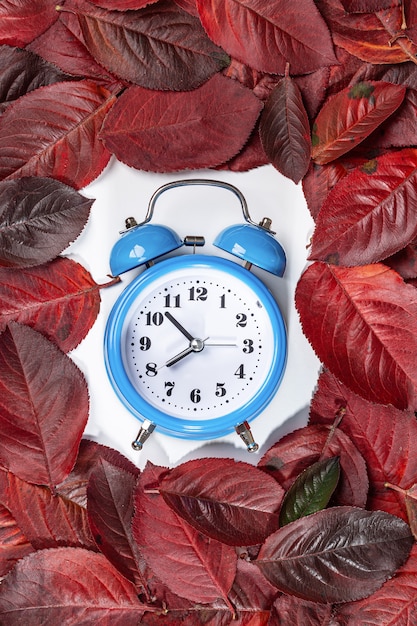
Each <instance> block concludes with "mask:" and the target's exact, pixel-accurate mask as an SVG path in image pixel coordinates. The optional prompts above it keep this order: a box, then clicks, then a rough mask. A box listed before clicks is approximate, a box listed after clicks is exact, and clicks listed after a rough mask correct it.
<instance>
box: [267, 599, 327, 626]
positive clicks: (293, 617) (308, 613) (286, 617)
mask: <svg viewBox="0 0 417 626" xmlns="http://www.w3.org/2000/svg"><path fill="white" fill-rule="evenodd" d="M332 613H333V611H332V605H331V604H317V603H316V602H307V601H306V600H300V598H296V597H295V596H289V595H287V594H282V595H281V596H280V597H279V598H278V599H277V600H275V604H274V606H273V608H272V611H271V621H270V622H269V626H274V624H277V626H278V624H279V626H331V617H332Z"/></svg>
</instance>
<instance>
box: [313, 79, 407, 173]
mask: <svg viewBox="0 0 417 626" xmlns="http://www.w3.org/2000/svg"><path fill="white" fill-rule="evenodd" d="M404 97H405V87H404V86H403V85H393V84H391V83H386V82H383V81H379V82H376V81H363V82H360V83H356V84H355V85H352V86H350V87H347V88H346V89H343V90H342V91H340V92H339V93H338V94H335V95H334V96H331V97H330V98H329V99H328V100H327V101H326V102H325V104H324V105H323V107H322V108H321V110H320V112H319V114H318V115H317V117H316V119H315V121H314V125H313V149H312V157H313V159H314V161H315V162H316V163H318V164H319V165H325V164H326V163H329V162H330V161H334V160H335V159H337V158H338V157H340V156H342V155H343V154H346V152H349V151H350V150H352V149H353V148H354V147H355V146H357V145H358V144H359V143H361V142H362V141H363V140H364V139H365V138H366V137H368V136H369V135H370V134H371V133H372V132H373V131H374V130H375V129H376V128H377V127H378V126H380V124H382V122H384V121H385V120H386V119H387V118H388V117H389V116H390V115H392V113H393V112H394V111H395V110H396V109H397V108H398V107H399V106H400V104H401V103H402V101H403V100H404Z"/></svg>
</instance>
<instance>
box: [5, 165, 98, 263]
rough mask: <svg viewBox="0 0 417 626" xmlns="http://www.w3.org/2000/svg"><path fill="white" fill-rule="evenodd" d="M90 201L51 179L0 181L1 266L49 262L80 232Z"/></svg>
mask: <svg viewBox="0 0 417 626" xmlns="http://www.w3.org/2000/svg"><path fill="white" fill-rule="evenodd" d="M93 202H94V201H93V200H90V199H89V198H86V197H84V196H83V195H81V194H80V193H78V192H77V191H75V189H73V188H72V187H69V186H68V185H64V184H63V183H60V182H59V181H57V180H53V179H51V178H42V177H40V176H39V177H38V176H32V177H28V178H20V179H17V180H6V181H2V182H0V265H3V266H6V267H31V266H33V265H40V264H42V263H47V262H48V261H51V260H52V259H53V258H55V257H56V256H58V255H59V254H61V252H63V250H65V248H67V246H68V245H69V244H70V243H72V242H73V241H74V240H75V239H76V238H77V237H78V235H79V234H80V233H81V231H82V230H83V228H84V226H85V224H86V222H87V220H88V217H89V214H90V208H91V206H92V204H93Z"/></svg>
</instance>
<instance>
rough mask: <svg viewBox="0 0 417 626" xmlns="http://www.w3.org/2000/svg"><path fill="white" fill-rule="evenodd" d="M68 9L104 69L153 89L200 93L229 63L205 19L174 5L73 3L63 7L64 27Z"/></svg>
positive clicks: (169, 3) (87, 45)
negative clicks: (120, 7) (132, 7)
mask: <svg viewBox="0 0 417 626" xmlns="http://www.w3.org/2000/svg"><path fill="white" fill-rule="evenodd" d="M67 10H68V11H70V12H75V14H76V15H77V17H78V21H79V24H80V27H81V31H82V35H83V43H85V45H86V47H87V49H88V50H89V52H90V53H91V54H92V56H93V57H94V59H95V60H96V61H97V62H98V63H100V65H103V66H104V67H105V68H106V69H107V70H109V72H112V73H113V74H115V75H116V76H118V77H119V78H121V79H123V80H127V81H129V82H132V83H135V84H137V85H140V86H142V87H146V88H147V89H168V90H174V91H177V90H178V91H183V90H188V89H195V88H196V87H198V86H199V85H201V84H203V83H204V82H206V81H207V80H208V79H209V78H210V77H211V76H213V74H215V73H216V72H219V71H220V70H221V69H222V68H223V67H225V66H226V65H227V64H228V62H229V59H228V57H227V55H226V54H225V53H224V52H223V50H221V49H220V48H218V47H217V46H216V45H214V43H213V42H212V41H210V39H209V38H208V37H207V35H206V33H205V32H204V29H203V28H202V26H201V24H200V22H199V20H198V19H197V18H195V17H193V16H192V15H190V14H189V13H186V12H185V11H182V10H181V9H180V8H179V7H177V6H176V5H175V4H173V3H172V2H158V5H154V4H153V3H152V4H151V5H150V6H148V7H146V8H145V9H141V10H140V11H127V12H120V11H108V10H105V9H101V8H99V7H97V6H94V5H93V4H91V3H90V2H85V0H73V1H71V2H68V3H66V4H65V6H64V8H63V15H62V20H63V21H64V23H65V21H66V19H67V18H66V13H65V12H66V11H67ZM69 19H71V15H70V17H69Z"/></svg>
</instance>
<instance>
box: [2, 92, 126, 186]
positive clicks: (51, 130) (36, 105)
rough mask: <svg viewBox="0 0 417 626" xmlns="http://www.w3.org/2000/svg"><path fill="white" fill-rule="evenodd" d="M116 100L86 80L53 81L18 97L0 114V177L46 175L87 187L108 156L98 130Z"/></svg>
mask: <svg viewBox="0 0 417 626" xmlns="http://www.w3.org/2000/svg"><path fill="white" fill-rule="evenodd" d="M63 102H65V107H63V106H62V103H63ZM114 102H115V96H113V95H112V94H111V93H110V92H109V91H107V90H106V89H104V88H103V87H100V86H98V85H97V84H95V83H93V82H90V81H80V82H68V81H66V82H63V83H55V84H54V85H48V86H47V87H41V88H39V89H36V90H35V91H32V92H30V93H28V94H27V95H25V96H22V97H21V98H20V99H19V100H17V101H16V102H14V103H13V104H11V105H10V106H9V107H8V108H7V110H6V111H5V112H4V113H3V115H2V116H1V117H0V179H1V180H3V179H5V178H17V177H23V176H47V177H50V178H57V179H58V180H61V181H62V182H64V183H66V184H68V185H71V186H72V187H75V188H77V189H79V188H81V187H84V186H85V185H88V184H89V183H90V182H91V181H92V180H94V178H96V177H97V176H98V175H99V174H100V173H101V172H102V170H103V168H104V167H105V166H106V165H107V163H108V161H109V158H110V153H109V152H108V151H107V150H106V148H105V147H104V146H103V145H102V142H100V141H99V140H98V138H97V133H98V130H99V129H100V127H101V125H102V123H103V119H104V117H105V116H106V114H107V112H108V111H109V109H110V108H111V107H112V106H113V104H114ZM28 127H29V128H30V133H29V134H28V132H27V128H28Z"/></svg>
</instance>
